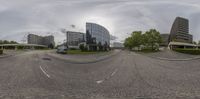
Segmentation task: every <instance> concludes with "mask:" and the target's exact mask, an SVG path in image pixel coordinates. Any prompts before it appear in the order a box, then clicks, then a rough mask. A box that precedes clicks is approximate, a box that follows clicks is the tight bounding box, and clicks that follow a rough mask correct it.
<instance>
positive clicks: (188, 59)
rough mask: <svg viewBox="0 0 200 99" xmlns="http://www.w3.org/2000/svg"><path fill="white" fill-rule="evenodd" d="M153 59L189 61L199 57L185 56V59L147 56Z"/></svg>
mask: <svg viewBox="0 0 200 99" xmlns="http://www.w3.org/2000/svg"><path fill="white" fill-rule="evenodd" d="M148 57H151V58H154V59H159V60H167V61H191V60H198V59H200V57H194V58H187V59H170V58H163V57H154V56H148Z"/></svg>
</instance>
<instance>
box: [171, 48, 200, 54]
mask: <svg viewBox="0 0 200 99" xmlns="http://www.w3.org/2000/svg"><path fill="white" fill-rule="evenodd" d="M173 50H174V51H176V52H180V53H185V54H192V55H200V49H189V48H187V49H183V48H176V49H173Z"/></svg>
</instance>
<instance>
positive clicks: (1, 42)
mask: <svg viewBox="0 0 200 99" xmlns="http://www.w3.org/2000/svg"><path fill="white" fill-rule="evenodd" d="M0 44H18V42H16V41H8V40H0Z"/></svg>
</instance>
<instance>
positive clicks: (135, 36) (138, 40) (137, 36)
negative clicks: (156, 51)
mask: <svg viewBox="0 0 200 99" xmlns="http://www.w3.org/2000/svg"><path fill="white" fill-rule="evenodd" d="M131 37H132V47H138V48H139V47H140V45H142V44H143V35H142V31H134V32H133V33H132V34H131Z"/></svg>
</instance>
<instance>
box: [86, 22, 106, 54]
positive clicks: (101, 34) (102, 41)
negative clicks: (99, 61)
mask: <svg viewBox="0 0 200 99" xmlns="http://www.w3.org/2000/svg"><path fill="white" fill-rule="evenodd" d="M86 44H87V46H88V49H89V50H100V46H103V49H104V50H108V48H109V47H110V34H109V31H108V30H107V29H106V28H105V27H103V26H101V25H98V24H95V23H86Z"/></svg>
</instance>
